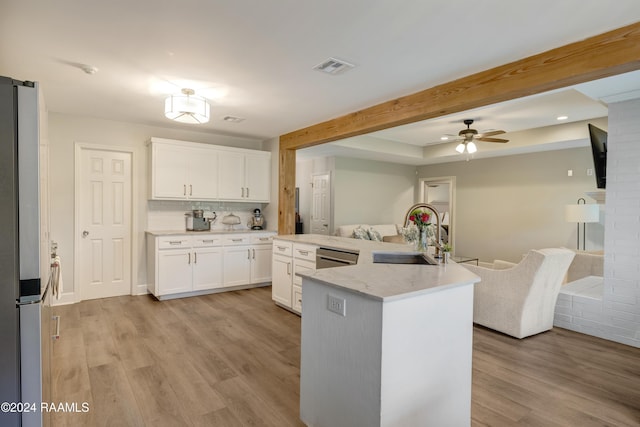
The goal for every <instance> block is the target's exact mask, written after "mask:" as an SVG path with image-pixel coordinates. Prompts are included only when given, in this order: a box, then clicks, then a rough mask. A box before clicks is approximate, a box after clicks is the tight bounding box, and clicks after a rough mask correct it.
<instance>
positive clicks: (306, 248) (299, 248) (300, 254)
mask: <svg viewBox="0 0 640 427" xmlns="http://www.w3.org/2000/svg"><path fill="white" fill-rule="evenodd" d="M293 256H294V257H295V258H298V259H305V260H307V261H313V262H314V264H315V262H316V247H315V246H313V245H304V244H300V243H296V244H295V245H293Z"/></svg>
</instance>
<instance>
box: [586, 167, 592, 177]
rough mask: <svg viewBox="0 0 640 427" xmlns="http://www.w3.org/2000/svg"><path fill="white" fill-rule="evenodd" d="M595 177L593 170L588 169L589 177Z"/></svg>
mask: <svg viewBox="0 0 640 427" xmlns="http://www.w3.org/2000/svg"><path fill="white" fill-rule="evenodd" d="M592 175H593V169H591V168H589V169H587V176H592Z"/></svg>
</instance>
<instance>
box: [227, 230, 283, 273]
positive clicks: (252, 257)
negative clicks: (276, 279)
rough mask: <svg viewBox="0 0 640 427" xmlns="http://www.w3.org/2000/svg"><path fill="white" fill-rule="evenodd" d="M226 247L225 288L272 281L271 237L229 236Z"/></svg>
mask: <svg viewBox="0 0 640 427" xmlns="http://www.w3.org/2000/svg"><path fill="white" fill-rule="evenodd" d="M224 245H225V248H224V286H238V285H248V284H256V283H264V282H269V281H271V236H268V235H254V234H247V235H229V236H226V237H225V239H224Z"/></svg>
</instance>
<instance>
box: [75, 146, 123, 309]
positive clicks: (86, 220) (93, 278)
mask: <svg viewBox="0 0 640 427" xmlns="http://www.w3.org/2000/svg"><path fill="white" fill-rule="evenodd" d="M80 152H81V155H80V165H78V171H79V176H78V187H77V193H76V203H77V204H78V218H77V223H76V231H77V232H78V233H79V234H80V236H79V237H80V239H79V247H77V248H76V249H77V252H76V259H75V260H76V263H77V264H76V266H77V270H76V271H77V272H78V281H77V282H76V284H77V286H78V287H77V288H76V290H79V291H80V299H82V300H85V299H93V298H104V297H111V296H117V295H126V294H130V293H131V153H126V152H116V151H105V150H93V149H82V150H80Z"/></svg>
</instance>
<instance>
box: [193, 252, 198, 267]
mask: <svg viewBox="0 0 640 427" xmlns="http://www.w3.org/2000/svg"><path fill="white" fill-rule="evenodd" d="M193 263H194V264H197V263H198V252H194V253H193Z"/></svg>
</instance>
